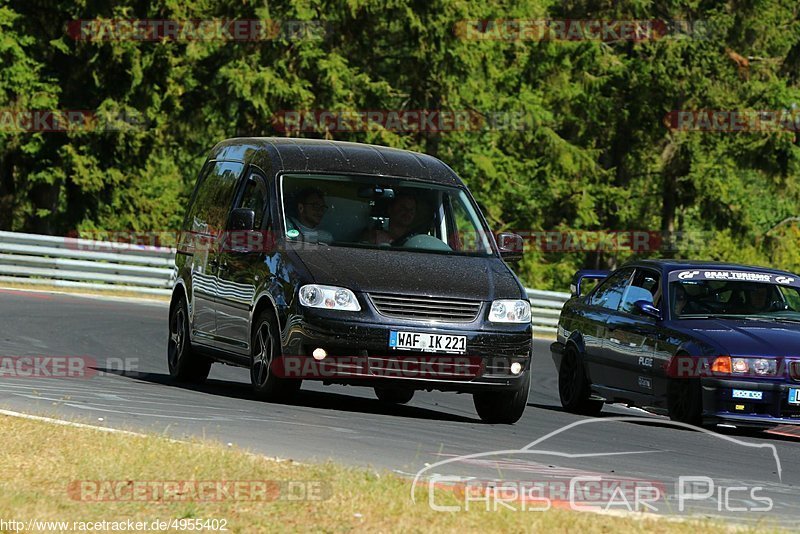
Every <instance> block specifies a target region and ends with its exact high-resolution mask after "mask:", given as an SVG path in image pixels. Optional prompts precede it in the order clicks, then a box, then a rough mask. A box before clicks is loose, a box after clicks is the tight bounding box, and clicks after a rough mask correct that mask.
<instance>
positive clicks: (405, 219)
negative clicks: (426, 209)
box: [363, 192, 417, 245]
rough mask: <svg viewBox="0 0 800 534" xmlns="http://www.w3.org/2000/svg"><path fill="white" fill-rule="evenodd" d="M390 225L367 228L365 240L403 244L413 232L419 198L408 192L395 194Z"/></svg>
mask: <svg viewBox="0 0 800 534" xmlns="http://www.w3.org/2000/svg"><path fill="white" fill-rule="evenodd" d="M387 215H388V216H389V226H388V228H387V229H386V230H383V229H381V228H370V229H367V230H365V232H364V236H363V240H364V241H367V242H369V243H373V244H376V245H391V244H392V243H395V244H401V243H400V242H401V241H402V240H403V239H404V238H405V237H410V236H411V235H412V234H413V225H414V220H415V219H416V216H417V198H416V197H415V196H414V195H412V194H411V193H408V192H401V193H398V194H397V196H395V197H394V198H393V199H392V201H391V203H390V204H389V208H388V209H387Z"/></svg>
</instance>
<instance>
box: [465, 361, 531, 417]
mask: <svg viewBox="0 0 800 534" xmlns="http://www.w3.org/2000/svg"><path fill="white" fill-rule="evenodd" d="M530 387H531V373H530V372H527V373H525V376H524V377H523V379H522V383H521V384H520V387H519V388H518V389H517V390H515V391H500V392H488V391H487V392H486V393H475V394H474V395H473V396H472V400H473V402H474V403H475V411H477V412H478V416H480V418H481V420H482V421H483V422H484V423H490V424H504V425H513V424H514V423H516V422H517V421H519V419H520V417H522V414H523V413H524V412H525V407H526V406H527V405H528V390H529V389H530Z"/></svg>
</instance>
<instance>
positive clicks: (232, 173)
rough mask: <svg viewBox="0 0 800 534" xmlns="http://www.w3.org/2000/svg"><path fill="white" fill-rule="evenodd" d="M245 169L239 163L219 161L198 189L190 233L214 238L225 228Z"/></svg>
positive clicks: (190, 218) (191, 216)
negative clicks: (237, 183)
mask: <svg viewBox="0 0 800 534" xmlns="http://www.w3.org/2000/svg"><path fill="white" fill-rule="evenodd" d="M243 167H244V165H243V164H242V163H238V162H235V161H217V162H216V163H214V167H213V169H212V170H211V172H209V173H208V175H207V176H206V177H205V179H203V180H202V181H201V182H200V184H199V185H198V186H197V193H196V194H195V199H194V203H193V204H192V207H191V209H190V210H189V214H188V222H189V230H190V231H192V232H198V233H203V234H213V233H216V232H219V231H221V230H222V229H223V228H224V227H225V221H226V218H227V216H228V210H229V209H230V207H231V202H232V201H233V194H234V190H235V186H236V181H237V180H238V178H239V176H240V175H241V174H242V169H243Z"/></svg>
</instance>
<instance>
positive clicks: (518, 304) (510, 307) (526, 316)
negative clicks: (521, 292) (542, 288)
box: [489, 300, 531, 323]
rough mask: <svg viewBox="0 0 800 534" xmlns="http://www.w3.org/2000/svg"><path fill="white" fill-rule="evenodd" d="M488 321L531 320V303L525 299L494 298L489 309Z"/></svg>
mask: <svg viewBox="0 0 800 534" xmlns="http://www.w3.org/2000/svg"><path fill="white" fill-rule="evenodd" d="M489 321H491V322H493V323H529V322H531V303H530V302H529V301H527V300H495V301H494V302H492V309H491V310H489Z"/></svg>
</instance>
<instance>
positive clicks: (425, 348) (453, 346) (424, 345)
mask: <svg viewBox="0 0 800 534" xmlns="http://www.w3.org/2000/svg"><path fill="white" fill-rule="evenodd" d="M389 348H390V349H399V350H418V351H421V352H447V353H450V354H463V353H464V352H465V351H466V350H467V336H448V335H443V334H429V333H425V332H396V331H394V330H392V331H391V332H389Z"/></svg>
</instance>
